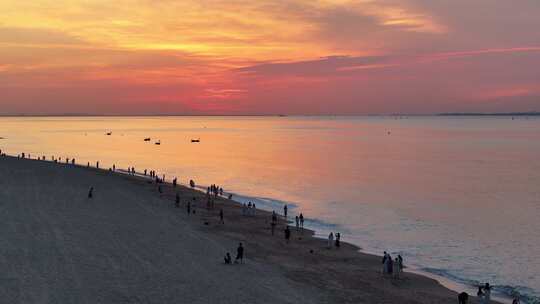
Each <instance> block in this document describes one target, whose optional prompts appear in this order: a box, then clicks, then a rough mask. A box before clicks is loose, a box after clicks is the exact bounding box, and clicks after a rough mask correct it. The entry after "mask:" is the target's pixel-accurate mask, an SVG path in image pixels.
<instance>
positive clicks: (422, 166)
mask: <svg viewBox="0 0 540 304" xmlns="http://www.w3.org/2000/svg"><path fill="white" fill-rule="evenodd" d="M108 133H109V134H110V135H107V134H108ZM145 138H150V140H148V141H145V140H144V139H145ZM193 139H198V140H200V142H192V140H193ZM157 142H159V143H160V144H159V145H157V144H156V143H157ZM0 149H1V150H2V152H3V153H7V154H11V155H18V154H21V153H23V152H24V153H25V154H26V155H30V156H31V157H32V158H36V157H38V156H45V157H46V158H47V159H51V157H53V156H54V157H56V158H58V157H61V158H62V159H65V158H66V157H68V158H75V159H76V162H77V163H78V164H83V165H86V164H87V163H90V164H91V165H93V166H94V165H95V163H96V162H97V161H99V162H100V166H101V167H102V168H109V167H112V166H113V164H114V165H115V166H116V168H119V169H127V168H128V167H134V168H135V169H136V170H137V171H138V172H142V171H143V170H144V169H148V170H151V169H153V170H156V171H157V172H158V173H159V174H165V176H166V179H168V180H170V179H171V178H173V177H178V180H179V181H180V182H181V183H183V184H187V183H188V181H189V180H190V179H193V180H194V181H195V182H196V183H197V185H199V186H201V187H206V186H207V185H210V184H217V185H220V186H222V187H223V188H224V190H225V191H226V192H230V193H234V198H235V199H237V200H238V201H240V202H248V201H251V202H254V203H256V205H257V207H258V208H261V209H266V210H276V211H277V212H279V213H281V212H282V209H283V206H284V205H285V204H286V205H288V208H289V214H291V215H293V216H294V215H295V214H299V213H303V215H304V216H305V217H306V219H307V220H306V225H307V226H308V227H310V228H312V229H314V230H315V231H316V232H317V235H318V236H320V237H326V236H327V235H328V233H329V232H340V233H341V235H342V240H343V241H347V242H350V243H353V244H356V245H358V246H359V247H360V248H361V250H362V251H365V252H368V253H375V254H382V252H383V251H384V250H386V251H388V252H390V253H391V254H393V255H395V254H401V255H402V256H403V257H404V260H405V265H406V266H407V267H408V269H409V270H410V271H414V272H420V273H423V274H426V275H429V276H432V277H434V278H436V279H438V280H439V281H440V282H441V283H443V284H444V285H446V286H449V287H451V288H453V289H455V290H458V291H461V290H467V291H469V292H470V293H475V286H476V285H478V284H483V283H485V282H489V283H490V284H491V285H494V290H495V292H496V293H497V294H498V295H499V296H500V297H501V298H503V299H504V298H505V297H510V296H514V295H516V294H519V295H520V296H521V301H522V303H540V117H532V116H531V117H527V116H517V117H510V116H328V117H319V116H317V117H302V116H287V117H280V116H260V117H257V116H254V117H250V116H239V117H235V116H223V117H220V116H208V117H205V116H185V117H184V116H165V117H2V118H0Z"/></svg>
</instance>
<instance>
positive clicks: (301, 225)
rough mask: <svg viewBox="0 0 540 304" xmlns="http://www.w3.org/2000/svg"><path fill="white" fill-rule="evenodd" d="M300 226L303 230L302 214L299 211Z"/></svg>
mask: <svg viewBox="0 0 540 304" xmlns="http://www.w3.org/2000/svg"><path fill="white" fill-rule="evenodd" d="M300 228H302V230H304V215H303V214H302V213H300Z"/></svg>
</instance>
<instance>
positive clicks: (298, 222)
mask: <svg viewBox="0 0 540 304" xmlns="http://www.w3.org/2000/svg"><path fill="white" fill-rule="evenodd" d="M294 220H295V221H296V231H298V229H299V228H300V219H299V218H298V215H297V216H296V217H295V218H294Z"/></svg>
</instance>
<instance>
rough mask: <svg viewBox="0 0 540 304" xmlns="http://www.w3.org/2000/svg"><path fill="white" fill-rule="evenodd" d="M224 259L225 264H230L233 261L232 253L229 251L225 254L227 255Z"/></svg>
mask: <svg viewBox="0 0 540 304" xmlns="http://www.w3.org/2000/svg"><path fill="white" fill-rule="evenodd" d="M223 259H224V260H225V264H230V263H231V262H232V259H231V254H230V253H228V252H227V253H226V254H225V257H224V258H223Z"/></svg>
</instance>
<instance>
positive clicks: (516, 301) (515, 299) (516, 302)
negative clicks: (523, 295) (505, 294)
mask: <svg viewBox="0 0 540 304" xmlns="http://www.w3.org/2000/svg"><path fill="white" fill-rule="evenodd" d="M512 304H521V301H520V300H519V296H516V297H515V298H514V300H512Z"/></svg>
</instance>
